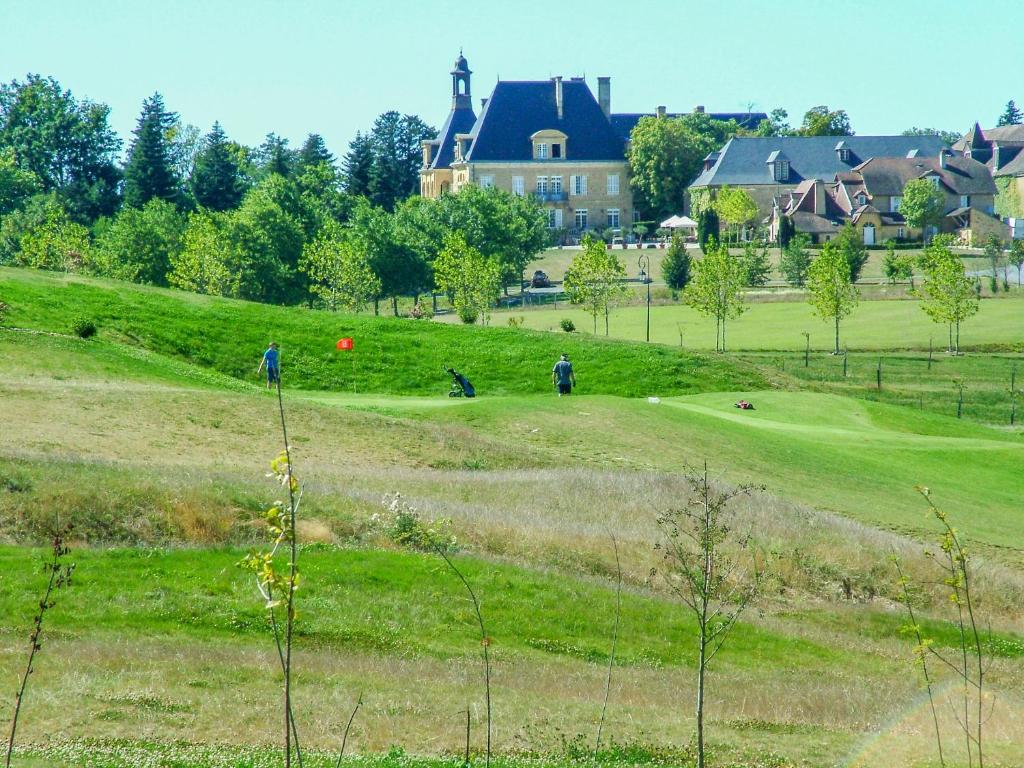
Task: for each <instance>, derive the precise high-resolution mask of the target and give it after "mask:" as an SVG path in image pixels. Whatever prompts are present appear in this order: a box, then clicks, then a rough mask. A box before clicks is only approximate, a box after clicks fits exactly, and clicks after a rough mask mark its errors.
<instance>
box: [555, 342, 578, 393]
mask: <svg viewBox="0 0 1024 768" xmlns="http://www.w3.org/2000/svg"><path fill="white" fill-rule="evenodd" d="M551 383H552V384H554V385H555V386H556V387H558V396H559V397H561V396H562V395H571V394H572V388H573V387H575V386H576V374H575V373H573V370H572V363H570V362H569V356H568V355H567V354H565V353H564V352H563V353H562V359H561V360H559V361H558V362H557V363H555V367H554V368H552V369H551Z"/></svg>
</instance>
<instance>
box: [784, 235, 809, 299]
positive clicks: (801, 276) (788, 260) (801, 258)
mask: <svg viewBox="0 0 1024 768" xmlns="http://www.w3.org/2000/svg"><path fill="white" fill-rule="evenodd" d="M810 244H811V238H810V236H808V235H806V234H804V233H803V232H801V233H799V234H797V235H794V236H793V239H791V240H790V241H789V244H788V245H786V247H785V248H783V249H782V256H781V257H780V259H779V271H780V272H781V273H782V276H783V278H785V280H786V282H787V283H789V284H790V285H793V286H798V287H799V286H803V285H805V284H806V283H807V269H808V268H809V267H810V266H811V252H810V251H809V250H808V247H809V246H810Z"/></svg>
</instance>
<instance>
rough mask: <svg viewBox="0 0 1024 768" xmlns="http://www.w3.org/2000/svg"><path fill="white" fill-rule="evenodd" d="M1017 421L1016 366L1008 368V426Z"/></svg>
mask: <svg viewBox="0 0 1024 768" xmlns="http://www.w3.org/2000/svg"><path fill="white" fill-rule="evenodd" d="M1016 421H1017V366H1016V365H1015V366H1013V368H1011V369H1010V426H1011V427H1012V426H1013V425H1014V424H1015V423H1016Z"/></svg>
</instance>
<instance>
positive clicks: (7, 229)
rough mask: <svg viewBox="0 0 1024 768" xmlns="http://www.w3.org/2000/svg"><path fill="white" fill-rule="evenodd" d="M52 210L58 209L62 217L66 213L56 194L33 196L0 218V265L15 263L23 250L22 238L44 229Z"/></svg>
mask: <svg viewBox="0 0 1024 768" xmlns="http://www.w3.org/2000/svg"><path fill="white" fill-rule="evenodd" d="M51 209H56V210H57V211H58V212H59V213H60V214H61V215H64V214H65V213H66V212H65V210H64V205H63V203H62V202H61V199H60V198H59V197H58V196H57V193H56V192H49V193H47V194H41V195H32V197H29V198H28V199H26V200H25V201H23V202H22V203H21V205H19V206H18V207H17V208H16V209H14V210H13V211H11V212H10V213H8V214H7V215H5V216H0V264H13V263H14V260H15V257H16V256H17V254H18V252H19V251H20V250H21V238H22V237H24V236H25V235H26V234H27V233H28V232H30V231H32V230H34V229H38V228H40V227H43V226H44V225H45V224H46V221H47V219H48V218H49V217H50V215H51Z"/></svg>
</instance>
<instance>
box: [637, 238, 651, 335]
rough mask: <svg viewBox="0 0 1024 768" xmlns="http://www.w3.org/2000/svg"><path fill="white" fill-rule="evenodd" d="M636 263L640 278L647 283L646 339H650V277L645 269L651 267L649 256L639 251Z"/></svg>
mask: <svg viewBox="0 0 1024 768" xmlns="http://www.w3.org/2000/svg"><path fill="white" fill-rule="evenodd" d="M636 265H637V266H638V267H640V279H641V280H643V281H644V282H645V283H647V341H650V340H651V278H650V276H649V275H648V274H647V270H648V269H650V268H651V257H650V256H648V255H647V254H646V253H641V254H640V258H638V259H637V260H636Z"/></svg>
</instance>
